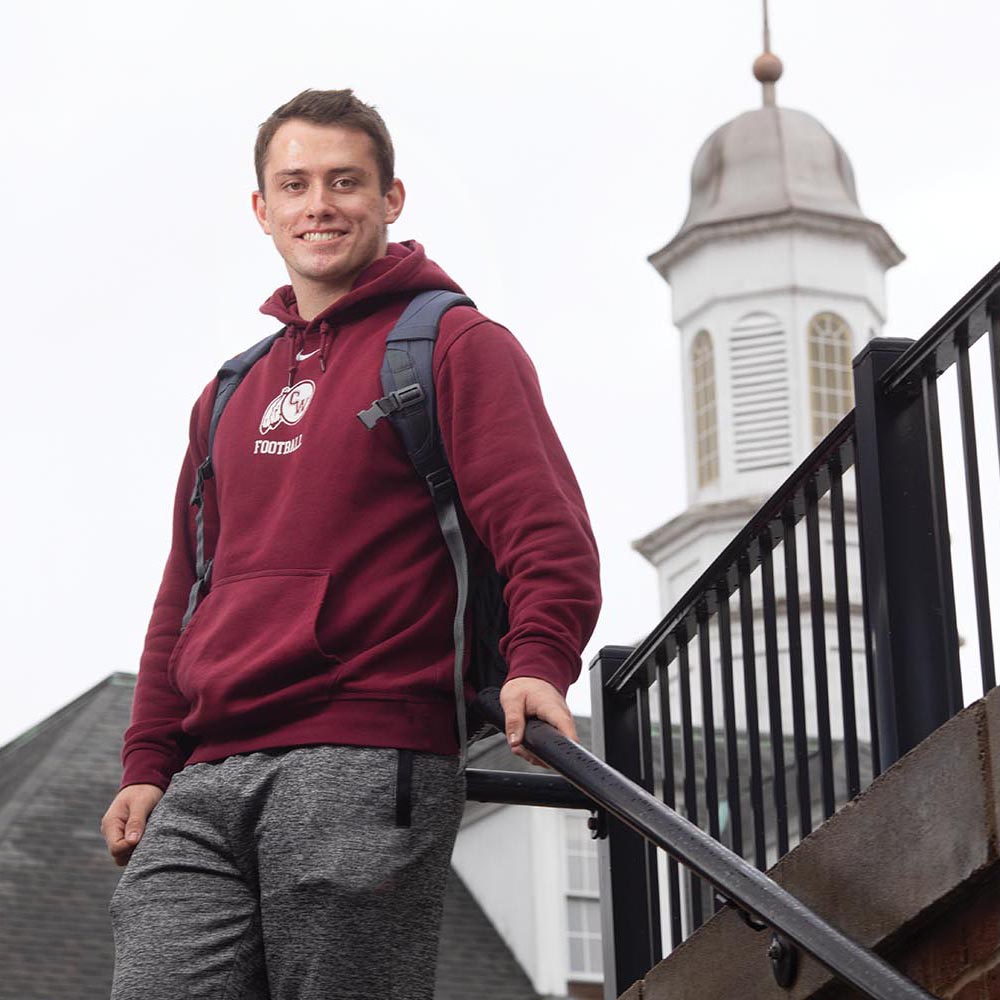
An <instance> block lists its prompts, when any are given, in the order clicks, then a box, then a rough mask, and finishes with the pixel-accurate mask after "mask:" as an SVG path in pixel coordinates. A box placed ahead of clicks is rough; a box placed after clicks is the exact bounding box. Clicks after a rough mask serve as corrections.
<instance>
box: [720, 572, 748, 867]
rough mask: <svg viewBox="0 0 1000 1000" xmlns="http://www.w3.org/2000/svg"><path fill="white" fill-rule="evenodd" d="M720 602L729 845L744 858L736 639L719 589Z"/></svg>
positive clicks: (724, 589)
mask: <svg viewBox="0 0 1000 1000" xmlns="http://www.w3.org/2000/svg"><path fill="white" fill-rule="evenodd" d="M715 593H716V596H717V598H718V602H719V611H718V615H717V617H718V620H719V666H720V668H721V674H722V720H723V725H724V727H725V730H726V804H727V806H728V809H729V846H730V847H731V848H732V849H733V851H734V852H735V853H736V854H738V855H739V856H740V857H741V858H742V857H743V808H742V801H741V797H742V792H741V789H740V746H739V742H738V737H737V732H736V696H735V693H734V691H733V637H732V628H731V623H730V616H729V591H728V589H727V587H726V585H725V584H724V583H720V584H719V585H718V587H717V588H716V592H715Z"/></svg>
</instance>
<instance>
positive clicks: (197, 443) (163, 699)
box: [121, 383, 214, 790]
mask: <svg viewBox="0 0 1000 1000" xmlns="http://www.w3.org/2000/svg"><path fill="white" fill-rule="evenodd" d="M213 385H214V383H213ZM212 389H213V386H209V387H208V388H207V389H206V390H205V393H203V395H202V397H201V398H200V399H199V400H198V402H197V403H196V404H195V407H194V410H193V411H192V413H191V425H190V443H189V446H188V449H187V453H186V454H185V456H184V463H183V465H182V467H181V473H180V477H179V479H178V482H177V493H176V495H175V497H174V514H173V533H172V540H171V545H170V554H169V556H168V557H167V564H166V567H165V568H164V571H163V580H162V581H161V583H160V589H159V592H158V593H157V595H156V601H155V602H154V604H153V613H152V616H151V618H150V622H149V628H148V629H147V630H146V642H145V645H144V647H143V651H142V657H141V659H140V661H139V678H138V680H137V681H136V686H135V696H134V698H133V701H132V722H131V725H130V726H129V728H128V729H127V730H126V732H125V743H124V746H123V748H122V765H123V768H124V773H123V775H122V784H121V786H122V787H123V788H124V787H125V786H126V785H135V784H151V785H157V786H159V787H160V788H162V789H164V790H166V787H167V785H168V784H170V778H171V776H172V775H173V774H174V773H175V772H176V771H179V770H180V769H181V768H182V767H183V766H184V762H185V760H187V757H188V755H189V752H190V750H189V749H188V748H186V747H185V740H184V733H183V731H182V729H181V722H182V721H183V719H184V717H185V716H186V715H187V713H188V703H187V701H186V699H184V698H183V697H182V696H181V695H180V693H179V692H178V691H177V689H176V688H175V687H174V686H173V684H172V683H171V681H170V678H169V675H168V669H167V668H168V664H169V662H170V657H171V654H172V653H173V651H174V647H175V646H176V645H177V640H178V638H179V637H180V627H181V619H182V618H183V617H184V612H185V611H186V610H187V602H188V596H189V594H190V591H191V586H192V584H193V583H194V579H195V552H194V544H193V539H194V537H195V534H194V517H193V513H192V509H191V491H192V489H193V488H194V482H195V472H196V470H197V468H198V465H199V464H200V463H201V460H202V458H203V457H204V454H205V449H207V444H206V443H205V436H204V435H203V434H200V433H199V425H200V423H201V421H200V414H201V413H203V412H206V411H205V409H204V407H205V401H206V399H207V398H208V396H209V393H210V392H211V391H212ZM209 405H210V400H209ZM199 456H200V457H199ZM205 520H206V528H208V529H209V533H210V534H212V535H214V532H212V530H211V526H212V522H213V521H214V518H212V517H211V516H208V517H206V519H205ZM212 544H213V542H212V538H207V539H206V546H208V547H209V551H211V545H212Z"/></svg>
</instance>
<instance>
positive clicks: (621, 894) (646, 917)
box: [590, 646, 662, 1000]
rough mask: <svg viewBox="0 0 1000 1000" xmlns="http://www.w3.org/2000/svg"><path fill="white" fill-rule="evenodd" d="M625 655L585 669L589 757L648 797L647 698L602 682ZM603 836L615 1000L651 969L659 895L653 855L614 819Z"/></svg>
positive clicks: (606, 935)
mask: <svg viewBox="0 0 1000 1000" xmlns="http://www.w3.org/2000/svg"><path fill="white" fill-rule="evenodd" d="M631 652H632V650H631V648H629V647H626V646H605V647H604V648H603V649H601V651H600V652H599V653H598V654H597V656H596V657H594V659H593V661H592V662H591V664H590V690H591V726H592V737H593V745H594V753H595V754H596V756H598V757H601V758H602V759H603V760H604V761H605V762H606V763H607V764H610V765H611V767H613V768H615V769H616V770H618V771H620V772H621V773H622V774H624V775H625V776H626V777H628V778H631V779H632V780H633V781H634V782H636V783H637V784H639V785H641V786H642V787H643V788H644V789H646V791H648V792H653V790H654V780H653V751H652V732H651V729H650V720H649V694H648V691H647V689H646V688H645V687H640V688H639V689H638V690H637V691H636V693H635V694H634V695H631V696H630V697H628V698H627V699H622V698H618V697H613V696H611V695H610V694H609V692H608V689H607V686H606V682H607V680H608V678H609V677H610V676H611V675H612V674H613V673H614V671H615V670H617V669H618V667H620V666H621V665H622V663H624V662H625V660H626V659H627V658H628V655H629V654H630V653H631ZM607 825H608V836H607V837H606V838H605V839H602V840H599V841H598V845H597V857H598V866H599V872H600V887H601V939H602V946H603V951H604V1000H615V998H616V997H618V996H620V995H621V994H622V993H624V992H625V990H627V989H628V988H629V987H630V986H631V985H632V983H634V982H635V981H636V980H637V979H642V977H643V976H645V974H646V973H647V972H648V971H649V970H650V969H651V968H652V967H653V966H654V965H656V963H657V962H659V960H660V958H661V957H662V947H661V943H660V896H659V885H658V882H657V874H656V848H655V847H654V846H653V845H652V844H650V843H649V842H648V841H647V840H645V838H643V837H642V836H640V835H639V834H638V833H635V832H634V831H633V830H632V829H631V828H629V827H627V826H626V825H625V824H624V823H622V822H621V821H620V820H617V819H613V818H610V817H609V818H608V821H607Z"/></svg>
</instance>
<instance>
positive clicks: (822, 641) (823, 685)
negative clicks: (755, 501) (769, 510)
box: [806, 479, 836, 819]
mask: <svg viewBox="0 0 1000 1000" xmlns="http://www.w3.org/2000/svg"><path fill="white" fill-rule="evenodd" d="M806 548H807V550H808V556H809V610H810V622H811V625H812V647H813V674H814V675H815V677H816V730H817V736H818V740H819V762H820V767H819V773H820V788H821V790H822V794H823V817H824V819H829V818H830V817H831V816H832V815H833V811H834V809H835V808H836V796H835V794H834V788H833V742H832V739H831V736H830V688H829V679H828V676H827V667H826V603H825V600H824V597H823V560H822V552H821V550H820V539H819V498H818V496H817V493H816V480H815V479H813V480H811V481H810V482H809V483H808V484H807V485H806Z"/></svg>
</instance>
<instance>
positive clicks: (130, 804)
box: [101, 785, 163, 866]
mask: <svg viewBox="0 0 1000 1000" xmlns="http://www.w3.org/2000/svg"><path fill="white" fill-rule="evenodd" d="M162 797H163V792H162V791H161V790H160V789H159V788H157V787H156V785H129V786H127V787H125V788H123V789H122V790H121V791H120V792H119V793H118V794H117V795H116V796H115V799H114V801H113V802H112V803H111V805H110V806H109V807H108V811H107V812H106V813H105V814H104V818H103V819H102V820H101V833H102V834H103V835H104V842H105V843H106V844H107V845H108V850H109V851H110V852H111V856H112V857H113V858H114V859H115V864H117V865H119V866H121V865H126V864H128V859H129V858H130V857H131V856H132V851H133V850H135V845H136V844H138V843H139V841H140V840H141V839H142V835H143V833H144V832H145V829H146V820H147V819H148V818H149V814H150V813H151V812H152V811H153V809H154V808H155V807H156V803H157V802H159V801H160V799H161V798H162Z"/></svg>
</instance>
